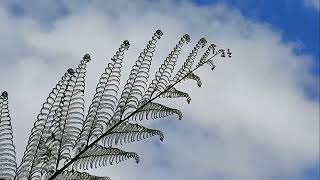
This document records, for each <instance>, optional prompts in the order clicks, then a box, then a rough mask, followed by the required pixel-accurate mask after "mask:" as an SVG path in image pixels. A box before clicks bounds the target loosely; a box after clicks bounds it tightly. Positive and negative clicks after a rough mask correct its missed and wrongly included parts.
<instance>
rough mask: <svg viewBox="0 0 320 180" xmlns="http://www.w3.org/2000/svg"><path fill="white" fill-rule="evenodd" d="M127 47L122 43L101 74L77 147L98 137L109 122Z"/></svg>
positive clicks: (126, 42)
mask: <svg viewBox="0 0 320 180" xmlns="http://www.w3.org/2000/svg"><path fill="white" fill-rule="evenodd" d="M129 47H130V43H129V41H127V40H126V41H124V42H123V43H122V44H121V46H120V48H119V50H118V51H117V52H116V54H115V55H114V56H113V57H112V62H111V63H109V64H108V66H107V68H105V72H104V73H102V75H101V77H100V79H99V82H98V84H97V87H96V93H95V95H94V98H93V100H92V103H91V105H90V107H89V111H88V115H87V116H86V119H85V121H84V123H83V127H82V131H81V134H80V136H79V137H80V138H79V140H78V141H77V146H78V147H83V146H84V145H87V144H88V143H89V140H90V139H92V138H95V137H97V136H98V135H100V134H101V133H102V132H103V125H104V122H105V121H108V120H110V118H111V117H112V116H113V113H114V109H115V106H116V102H117V94H118V90H119V85H120V76H121V67H122V61H123V58H124V52H125V50H128V48H129Z"/></svg>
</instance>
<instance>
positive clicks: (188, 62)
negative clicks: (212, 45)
mask: <svg viewBox="0 0 320 180" xmlns="http://www.w3.org/2000/svg"><path fill="white" fill-rule="evenodd" d="M206 43H207V41H206V39H204V38H201V39H200V40H199V41H198V43H197V44H196V46H195V47H194V48H193V50H192V51H191V53H190V54H189V56H188V58H187V59H186V61H185V63H184V64H183V65H182V67H181V68H180V69H179V71H178V72H177V74H176V75H175V77H174V78H173V80H172V81H173V82H177V81H178V80H180V79H181V78H183V77H184V76H186V75H187V74H188V73H189V72H190V70H191V68H192V65H193V63H194V60H195V58H196V57H197V55H198V51H199V49H200V48H203V47H204V46H205V45H206Z"/></svg>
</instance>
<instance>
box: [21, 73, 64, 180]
mask: <svg viewBox="0 0 320 180" xmlns="http://www.w3.org/2000/svg"><path fill="white" fill-rule="evenodd" d="M68 76H69V74H68V73H65V74H64V76H63V77H62V79H61V80H60V81H59V82H58V84H57V85H56V87H55V88H53V90H52V91H51V92H50V93H49V97H48V98H47V99H46V102H45V103H43V105H42V108H41V110H40V114H39V115H38V116H37V120H36V121H35V123H34V127H33V128H32V130H31V135H30V137H29V141H28V144H27V147H26V150H25V152H24V155H23V158H22V162H21V164H20V166H19V168H18V172H17V179H19V180H20V179H26V180H27V179H31V178H35V177H40V178H41V176H42V174H43V172H42V168H41V165H39V164H43V161H44V160H46V156H45V155H46V153H47V151H48V154H50V152H51V150H50V149H46V148H47V147H46V146H45V141H44V140H43V139H44V138H47V137H46V136H48V134H47V133H48V132H46V131H45V127H50V125H49V124H48V123H49V122H52V121H53V119H54V118H55V117H56V115H55V114H56V111H57V109H58V108H59V104H60V103H61V97H62V96H63V92H64V91H65V86H66V82H67V79H68ZM42 152H46V153H44V154H42ZM39 166H40V167H39Z"/></svg>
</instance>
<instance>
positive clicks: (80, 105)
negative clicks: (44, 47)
mask: <svg viewBox="0 0 320 180" xmlns="http://www.w3.org/2000/svg"><path fill="white" fill-rule="evenodd" d="M162 36H163V33H162V31H160V30H157V31H156V32H155V33H154V34H153V36H152V37H151V40H150V41H149V42H148V43H147V45H146V48H145V49H144V50H143V51H142V52H141V53H140V54H139V56H138V58H137V60H136V61H135V64H134V65H133V67H132V69H131V72H130V74H129V78H128V80H127V82H126V84H124V88H123V90H122V91H119V90H120V77H121V69H122V64H123V60H124V54H125V51H127V50H128V49H129V47H130V43H129V41H127V40H125V41H124V42H123V43H122V44H121V45H120V48H119V49H118V50H117V51H116V53H115V55H114V56H113V57H112V58H111V61H110V62H109V63H108V65H107V67H106V68H105V70H104V72H103V73H102V74H101V77H100V79H99V81H98V83H97V86H96V91H95V94H94V97H93V99H92V101H91V104H90V106H89V110H88V113H87V114H86V115H85V114H84V105H85V102H84V92H85V77H86V67H87V63H88V62H89V61H91V57H90V55H89V54H86V55H84V57H83V59H82V60H81V61H80V64H79V65H78V66H77V67H76V68H75V69H72V68H70V69H68V70H67V71H66V73H64V75H63V76H62V78H61V80H60V81H58V83H57V85H56V86H55V87H54V88H53V89H52V91H51V92H50V93H49V96H48V98H47V99H46V100H45V102H44V103H43V105H42V107H41V110H40V113H39V115H38V116H37V119H36V121H35V123H34V126H33V128H32V130H31V135H30V137H29V141H28V144H27V147H26V150H25V152H24V155H23V158H22V161H21V164H20V165H19V166H18V168H17V164H16V160H15V149H14V145H13V141H12V130H11V122H10V120H11V119H10V116H9V110H8V94H7V93H6V92H3V93H2V95H1V96H0V108H1V109H0V110H1V111H0V115H1V116H0V179H1V178H2V179H10V180H11V179H17V180H20V179H22V180H23V179H35V180H38V179H39V180H43V179H49V180H51V179H57V180H62V179H66V180H76V179H87V180H91V179H92V180H93V179H97V180H109V179H110V178H109V177H98V176H94V175H90V174H88V173H87V172H83V171H86V170H90V169H92V168H99V167H103V166H108V165H113V164H117V163H120V162H122V161H125V160H127V159H134V160H135V161H136V162H137V163H138V162H139V156H138V155H137V154H136V153H134V152H126V151H123V150H121V149H119V147H118V146H119V145H124V144H126V143H132V142H137V141H141V140H143V139H147V138H150V137H154V136H158V137H159V139H160V140H161V141H163V139H164V135H163V133H162V132H161V131H160V130H156V129H150V128H147V127H144V126H142V125H140V124H137V122H140V121H142V120H146V119H159V118H164V117H168V116H172V115H176V116H177V117H178V119H181V118H182V112H181V111H180V110H178V109H176V108H172V107H167V106H165V105H163V104H161V103H159V102H154V100H156V99H157V98H186V100H187V102H188V103H190V101H191V97H190V96H189V94H188V93H186V92H183V91H181V90H178V89H176V87H174V86H175V85H176V84H178V83H180V82H182V81H183V80H187V79H191V80H195V81H196V82H197V85H198V86H199V87H201V85H202V82H201V80H200V77H199V76H197V75H196V74H195V73H194V72H195V70H197V69H198V68H199V67H201V66H203V65H205V64H208V65H210V66H211V67H212V69H214V68H215V66H216V64H215V61H214V60H215V59H213V58H214V57H215V56H217V55H221V57H225V56H226V53H227V54H228V57H231V52H230V50H229V49H227V50H226V51H225V50H223V49H220V50H218V51H215V48H216V45H214V44H211V45H210V46H209V47H208V49H207V50H206V51H205V52H204V54H203V55H202V57H201V58H200V60H199V62H198V63H197V65H196V66H195V68H193V64H194V62H195V60H196V58H197V55H198V54H199V51H200V49H201V48H203V47H205V45H206V43H207V41H206V40H205V39H204V38H201V39H200V40H199V41H198V42H197V43H196V45H195V47H194V48H193V49H192V51H191V52H190V54H189V56H188V57H187V59H186V60H185V62H184V63H183V65H182V67H181V68H180V69H179V70H178V71H177V72H176V73H175V74H174V70H175V66H176V64H177V62H178V57H179V55H180V53H181V51H182V48H183V46H185V44H188V43H189V42H190V36H189V35H188V34H185V35H183V36H182V37H181V38H180V40H179V41H178V43H177V44H176V45H175V46H174V48H173V50H172V51H171V52H170V53H169V55H168V56H167V57H166V58H165V60H164V61H163V63H162V64H161V65H160V67H159V69H158V70H157V71H156V73H155V75H154V78H153V79H152V80H151V82H150V83H149V85H148V84H147V82H148V80H149V74H150V67H151V64H152V59H153V56H154V53H155V49H156V45H157V43H158V41H159V40H160V38H161V37H162ZM210 54H212V55H211V57H209V56H210ZM118 92H121V93H120V94H118Z"/></svg>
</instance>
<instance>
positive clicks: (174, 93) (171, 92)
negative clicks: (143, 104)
mask: <svg viewBox="0 0 320 180" xmlns="http://www.w3.org/2000/svg"><path fill="white" fill-rule="evenodd" d="M161 97H162V98H179V97H185V98H186V99H187V102H188V104H189V103H190V101H191V97H190V96H189V94H188V93H185V92H182V91H179V90H177V89H176V88H174V87H171V88H170V89H168V90H167V91H166V92H165V93H163V94H162V95H161Z"/></svg>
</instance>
